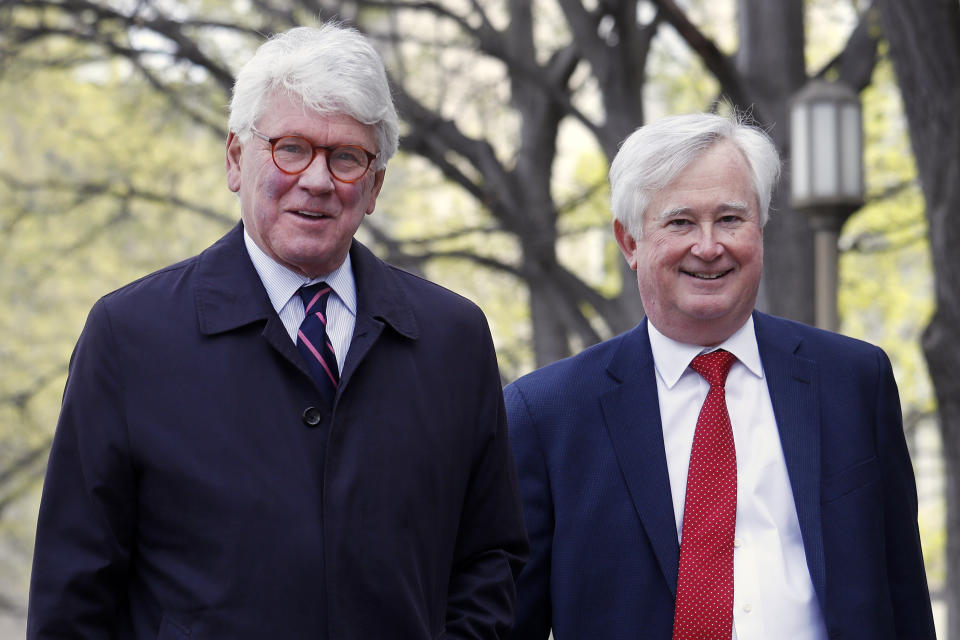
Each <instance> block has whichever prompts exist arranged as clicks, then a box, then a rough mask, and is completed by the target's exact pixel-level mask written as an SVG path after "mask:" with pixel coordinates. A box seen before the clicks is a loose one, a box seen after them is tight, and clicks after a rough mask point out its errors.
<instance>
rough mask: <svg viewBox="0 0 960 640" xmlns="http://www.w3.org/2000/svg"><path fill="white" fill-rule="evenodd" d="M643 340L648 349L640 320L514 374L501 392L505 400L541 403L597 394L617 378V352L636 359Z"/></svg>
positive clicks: (555, 402) (570, 399)
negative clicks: (577, 350) (575, 351)
mask: <svg viewBox="0 0 960 640" xmlns="http://www.w3.org/2000/svg"><path fill="white" fill-rule="evenodd" d="M643 344H645V345H646V350H647V351H648V352H649V342H648V341H647V332H646V327H645V326H644V325H642V324H641V325H638V326H637V327H634V328H633V329H631V330H630V331H627V332H625V333H622V334H620V335H618V336H615V337H613V338H610V339H608V340H604V341H603V342H599V343H597V344H595V345H592V346H590V347H587V348H586V349H584V350H583V351H581V352H580V353H578V354H576V355H573V356H570V357H568V358H563V359H562V360H557V361H556V362H553V363H551V364H548V365H546V366H544V367H541V368H539V369H537V370H536V371H532V372H531V373H528V374H526V375H524V376H521V377H520V378H517V379H516V380H514V381H513V382H512V383H510V384H509V385H507V387H506V389H505V393H506V394H507V397H508V400H509V399H510V398H521V397H522V398H523V399H524V400H525V401H526V402H530V403H537V404H544V405H551V404H560V403H569V402H571V401H574V402H576V401H578V400H576V399H579V398H584V397H593V396H599V395H600V394H601V393H604V392H605V391H607V390H608V389H609V388H610V386H611V385H612V384H615V383H616V382H617V378H618V376H619V372H618V371H616V370H615V369H616V367H615V362H617V361H618V360H619V358H618V355H622V354H623V353H624V352H625V351H626V352H629V353H631V354H632V355H633V356H635V357H636V358H637V359H638V360H640V359H641V357H640V354H639V353H637V351H638V345H643ZM639 348H643V347H642V346H640V347H639Z"/></svg>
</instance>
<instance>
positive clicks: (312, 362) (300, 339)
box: [297, 282, 340, 405]
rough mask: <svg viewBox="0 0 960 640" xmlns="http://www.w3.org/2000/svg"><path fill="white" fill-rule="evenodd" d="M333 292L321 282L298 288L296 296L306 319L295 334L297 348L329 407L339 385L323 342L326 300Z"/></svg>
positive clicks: (328, 348)
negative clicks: (298, 296) (301, 304)
mask: <svg viewBox="0 0 960 640" xmlns="http://www.w3.org/2000/svg"><path fill="white" fill-rule="evenodd" d="M331 291H333V290H332V289H331V288H330V287H329V286H328V285H327V283H325V282H318V283H317V284H312V285H310V286H308V287H302V288H301V289H300V291H299V292H298V293H299V294H300V298H301V299H302V300H303V308H304V310H305V311H306V316H304V318H303V322H301V323H300V330H299V331H297V348H299V349H300V353H301V354H302V355H303V357H304V359H305V360H306V361H307V366H308V367H310V372H311V373H312V374H313V378H314V380H316V381H317V386H319V387H320V390H321V391H322V392H323V395H324V396H325V397H326V398H327V400H328V401H329V402H330V404H331V405H332V404H333V398H334V396H335V395H336V393H337V387H338V386H339V385H340V369H339V368H338V367H337V358H336V355H334V352H333V345H332V344H330V340H329V339H328V338H327V298H329V297H330V292H331Z"/></svg>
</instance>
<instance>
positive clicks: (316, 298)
mask: <svg viewBox="0 0 960 640" xmlns="http://www.w3.org/2000/svg"><path fill="white" fill-rule="evenodd" d="M331 291H333V289H331V288H330V285H328V284H327V283H326V282H316V283H314V284H311V285H307V286H305V287H300V289H298V290H297V293H298V294H300V299H301V300H303V310H304V312H305V313H308V314H309V313H310V312H311V311H321V312H323V311H325V310H326V307H327V298H328V297H329V296H330V292H331ZM317 305H320V306H319V307H318V306H317Z"/></svg>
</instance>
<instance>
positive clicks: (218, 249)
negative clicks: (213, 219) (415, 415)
mask: <svg viewBox="0 0 960 640" xmlns="http://www.w3.org/2000/svg"><path fill="white" fill-rule="evenodd" d="M350 256H351V260H352V261H353V269H354V276H355V278H356V282H357V317H358V325H359V324H360V320H361V317H363V318H365V319H372V320H376V321H379V322H383V323H385V324H387V325H389V326H391V327H392V328H393V329H394V330H395V331H396V332H397V333H399V334H401V335H403V336H406V337H407V338H410V339H416V338H417V337H418V336H419V327H418V325H417V321H416V317H415V316H414V313H413V309H412V307H411V305H410V302H409V301H408V300H407V297H406V296H405V295H404V289H403V286H402V284H401V281H400V278H399V277H398V276H397V274H396V273H395V272H394V270H393V268H392V267H390V266H389V265H387V264H386V263H385V262H383V261H382V260H380V259H379V258H377V257H376V256H374V255H373V253H372V252H371V251H370V250H369V249H367V248H366V247H365V246H363V245H362V244H361V243H360V242H358V241H356V240H354V241H353V244H352V246H351V248H350ZM197 275H198V277H197V285H196V288H195V290H194V295H195V302H196V309H197V318H198V321H199V325H200V331H201V332H202V333H203V334H204V335H214V334H217V333H223V332H226V331H232V330H234V329H238V328H240V327H242V326H245V325H248V324H251V323H254V322H262V321H265V320H273V319H276V312H275V311H274V309H273V306H272V304H271V303H270V299H269V297H268V296H267V293H266V290H265V289H264V288H263V283H262V282H261V281H260V276H259V275H257V271H256V269H255V268H254V266H253V263H252V262H251V261H250V256H249V254H248V253H247V249H246V247H245V246H244V243H243V223H238V224H237V225H236V226H235V227H234V228H233V229H231V230H230V231H229V232H228V233H227V234H226V235H225V236H223V237H222V238H221V239H220V240H218V241H217V242H216V243H215V244H214V245H213V246H211V247H209V248H208V249H207V250H206V251H204V252H203V253H201V254H200V256H199V257H198V264H197Z"/></svg>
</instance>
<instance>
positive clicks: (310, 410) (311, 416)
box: [303, 407, 323, 427]
mask: <svg viewBox="0 0 960 640" xmlns="http://www.w3.org/2000/svg"><path fill="white" fill-rule="evenodd" d="M322 417H323V415H322V414H321V413H320V409H317V408H316V407H307V408H306V409H304V410H303V422H304V424H306V425H307V426H308V427H315V426H317V425H318V424H320V419H321V418H322Z"/></svg>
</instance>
